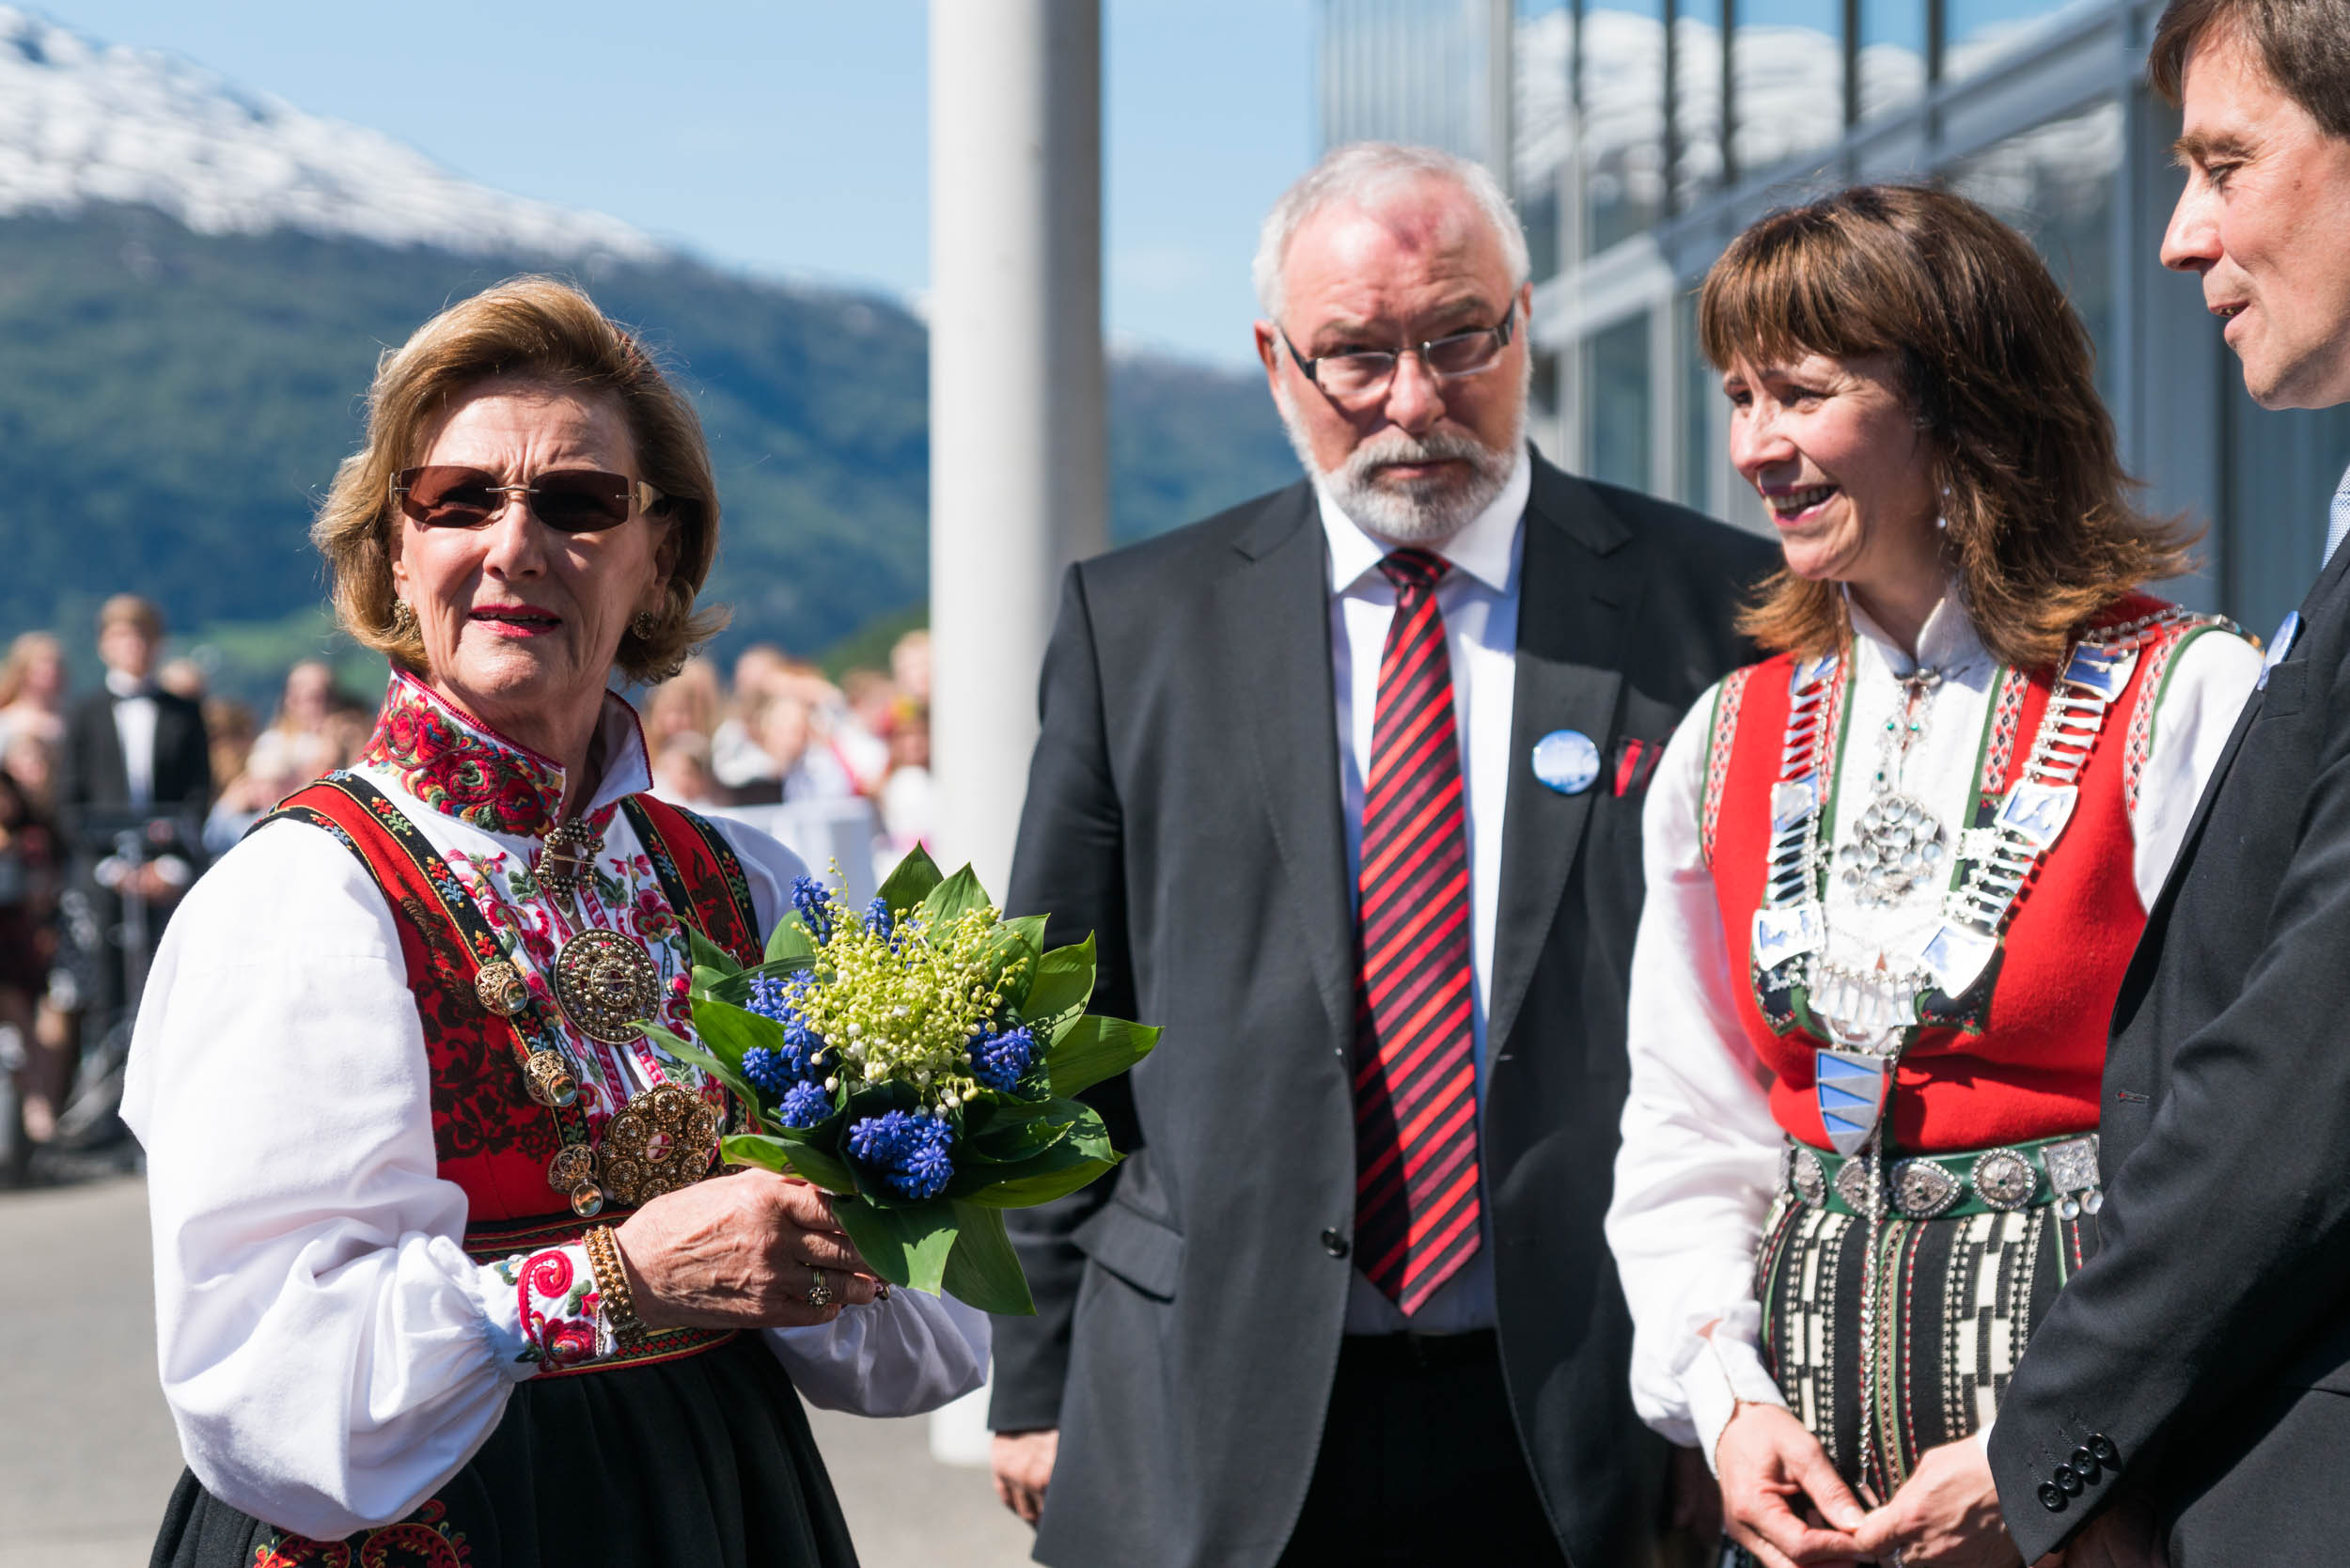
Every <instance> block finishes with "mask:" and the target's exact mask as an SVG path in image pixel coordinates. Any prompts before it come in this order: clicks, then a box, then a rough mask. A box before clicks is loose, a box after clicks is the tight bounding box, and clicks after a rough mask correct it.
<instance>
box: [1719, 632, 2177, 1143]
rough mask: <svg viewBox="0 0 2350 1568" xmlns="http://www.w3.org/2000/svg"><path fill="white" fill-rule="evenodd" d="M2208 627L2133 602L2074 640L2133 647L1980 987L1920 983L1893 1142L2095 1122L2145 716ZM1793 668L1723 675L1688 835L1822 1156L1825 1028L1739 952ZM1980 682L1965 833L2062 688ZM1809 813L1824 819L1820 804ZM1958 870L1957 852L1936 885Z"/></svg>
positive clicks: (1989, 822) (1769, 1048)
mask: <svg viewBox="0 0 2350 1568" xmlns="http://www.w3.org/2000/svg"><path fill="white" fill-rule="evenodd" d="M2215 624H2218V623H2217V622H2216V621H2215V620H2214V619H2212V618H2207V617H2198V616H2193V615H2190V614H2188V613H2187V612H2186V611H2182V610H2179V609H2177V608H2175V607H2174V606H2170V605H2167V604H2163V603H2162V602H2161V601H2159V600H2155V599H2151V598H2147V597H2144V596H2132V597H2131V598H2128V599H2125V600H2123V601H2122V602H2121V603H2119V604H2115V605H2114V606H2113V607H2112V608H2111V609H2109V610H2108V611H2107V613H2106V614H2105V615H2103V616H2101V617H2100V618H2099V619H2098V621H2097V622H2096V624H2095V625H2094V626H2092V630H2091V632H2090V634H2089V635H2088V636H2087V637H2086V638H2084V644H2086V645H2088V646H2089V647H2090V649H2091V651H2092V654H2093V655H2095V656H2096V657H2097V658H2098V659H2102V660H2104V662H2103V663H2098V662H2093V661H2092V662H2091V663H2088V664H2085V665H2083V666H2069V667H2073V668H2077V669H2086V670H2088V671H2089V672H2090V673H2092V675H2095V674H2097V673H2099V672H2101V671H2108V670H2110V671H2113V672H2114V673H2118V672H2119V670H2118V660H2119V657H2120V656H2125V655H2134V659H2133V660H2132V662H2131V663H2130V666H2129V668H2128V671H2127V676H2126V680H2123V681H2122V682H2120V683H2119V685H2118V686H2117V687H2116V688H2115V689H2113V690H2111V691H2110V692H2109V693H2107V694H2105V695H2106V700H2105V703H2104V709H2103V712H2102V714H2101V715H2100V722H2099V724H2098V728H2097V729H2096V731H2095V734H2094V738H2093V741H2092V742H2090V744H2089V745H2088V747H2087V750H2086V752H2085V756H2084V754H2083V753H2082V750H2081V748H2080V747H2079V746H2078V745H2073V746H2071V747H2070V748H2069V750H2067V751H2066V753H2065V755H2066V758H2067V760H2068V761H2077V762H2078V764H2079V765H2078V767H2077V772H2076V775H2075V776H2074V783H2075V784H2076V786H2077V795H2076V797H2075V801H2074V804H2073V807H2072V809H2071V815H2070V818H2069V820H2067V821H2066V822H2065V823H2064V824H2063V826H2062V827H2061V830H2060V833H2059V834H2058V836H2057V838H2056V839H2055V841H2054V843H2053V844H2052V845H2051V846H2049V847H2048V848H2047V849H2046V851H2045V854H2043V855H2041V856H2040V857H2039V858H2038V860H2037V863H2036V864H2035V865H2034V866H2033V868H2032V870H2031V871H2030V872H2029V875H2028V876H2026V877H2025V878H2024V879H2023V882H2022V887H2021V892H2020V894H2019V895H2017V896H2016V897H2015V898H2014V899H2013V901H2012V902H2009V904H2008V906H2007V913H2006V916H2005V917H2004V920H2003V922H2002V923H2000V924H1999V926H1998V929H1996V930H1995V931H1994V932H1993V933H1991V934H1992V935H1994V936H1996V937H1998V938H1999V940H1998V943H1997V947H1996V949H1995V950H1993V951H1992V952H1991V955H1990V957H1989V961H1988V963H1987V964H1985V965H1984V967H1982V970H1981V971H1980V978H1979V979H1976V980H1973V982H1972V983H1970V984H1965V985H1962V986H1961V987H1960V990H1961V994H1960V995H1959V996H1955V997H1952V996H1948V995H1945V994H1944V993H1943V992H1941V991H1940V990H1938V989H1935V987H1933V986H1928V987H1927V990H1926V995H1924V996H1921V997H1920V998H1919V1002H1918V1020H1919V1026H1920V1027H1919V1030H1918V1033H1917V1037H1916V1039H1915V1040H1914V1041H1913V1042H1912V1043H1910V1044H1909V1046H1908V1048H1907V1049H1906V1050H1905V1051H1904V1053H1903V1054H1902V1057H1901V1058H1900V1062H1899V1065H1898V1067H1897V1068H1896V1069H1895V1074H1894V1082H1893V1085H1892V1088H1891V1092H1890V1095H1889V1098H1890V1102H1891V1106H1890V1108H1891V1121H1890V1128H1891V1135H1892V1140H1893V1143H1894V1145H1895V1146H1896V1147H1898V1148H1900V1149H1901V1150H1904V1151H1905V1152H1913V1153H1935V1152H1959V1151H1964V1150H1972V1149H1983V1148H1989V1147H1993V1146H1996V1145H2010V1144H2016V1143H2022V1142H2026V1141H2029V1140H2031V1139H2036V1138H2045V1137H2058V1136H2061V1135H2064V1134H2070V1133H2079V1132H2085V1131H2088V1130H2090V1129H2092V1128H2093V1127H2095V1126H2096V1124H2097V1113H2098V1104H2097V1101H2098V1086H2099V1083H2100V1080H2101V1077H2102V1074H2103V1073H2104V1068H2105V1057H2106V1033H2107V1021H2108V1019H2109V1017H2110V1015H2111V1013H2112V1010H2113V1002H2114V998H2115V997H2116V996H2117V995H2118V994H2119V993H2120V991H2121V987H2122V976H2123V970H2124V969H2125V968H2126V966H2127V965H2128V963H2129V959H2130V954H2131V952H2132V950H2133V949H2135V948H2136V947H2137V945H2138V938H2139V933H2140V932H2141V931H2142V930H2143V928H2144V926H2145V923H2146V911H2145V910H2144V908H2143V907H2142V906H2141V905H2140V903H2139V893H2138V885H2137V880H2136V876H2135V873H2134V859H2135V854H2136V847H2137V844H2136V837H2135V835H2134V833H2133V831H2132V827H2131V814H2132V812H2133V811H2134V809H2135V808H2136V806H2137V796H2138V787H2139V776H2140V775H2141V774H2142V772H2143V771H2144V768H2145V765H2146V757H2147V752H2148V749H2149V747H2150V745H2152V740H2153V733H2154V706H2155V703H2156V702H2157V701H2158V700H2159V698H2160V697H2161V693H2162V688H2163V682H2164V678H2165V676H2166V675H2167V673H2168V671H2169V669H2170V664H2171V661H2172V659H2173V658H2174V657H2175V655H2176V654H2177V652H2178V651H2179V649H2180V648H2181V647H2182V646H2183V645H2184V644H2185V643H2186V640H2187V639H2188V638H2189V637H2190V636H2192V635H2194V634H2195V633H2197V632H2199V631H2201V630H2202V629H2204V628H2206V627H2209V626H2212V625H2215ZM2107 656H2112V657H2107ZM2068 657H2069V656H2068ZM1799 664H1801V661H1799V660H1798V659H1797V658H1796V657H1795V656H1794V655H1792V654H1782V655H1780V656H1778V657H1777V658H1774V659H1769V660H1765V661H1764V662H1763V663H1762V664H1759V665H1753V666H1748V667H1747V668H1745V669H1741V670H1738V671H1736V672H1735V673H1733V674H1732V675H1731V676H1730V677H1729V678H1728V679H1727V680H1725V681H1724V682H1723V683H1722V687H1721V691H1720V694H1719V696H1718V698H1716V704H1715V710H1714V717H1713V729H1712V731H1711V738H1710V741H1709V745H1708V749H1707V758H1706V776H1705V792H1704V805H1703V808H1702V810H1703V819H1702V828H1701V842H1702V843H1703V845H1704V853H1705V855H1706V858H1707V860H1708V862H1709V864H1710V866H1711V868H1712V870H1713V875H1714V886H1715V891H1716V898H1717V899H1718V901H1719V904H1720V908H1721V917H1722V931H1723V936H1724V940H1725V942H1726V944H1727V950H1728V951H1729V952H1730V953H1731V955H1732V960H1731V961H1732V963H1733V964H1736V963H1740V962H1745V963H1747V966H1748V977H1749V983H1747V984H1746V985H1740V986H1733V987H1732V992H1733V994H1734V995H1735V996H1736V997H1737V1004H1738V1014H1739V1018H1740V1020H1741V1022H1742V1023H1743V1024H1744V1025H1745V1027H1746V1032H1747V1039H1748V1040H1749V1041H1751V1042H1752V1043H1753V1046H1754V1049H1755V1053H1756V1055H1757V1056H1758V1057H1759V1058H1761V1060H1762V1062H1763V1066H1764V1067H1766V1068H1768V1069H1769V1071H1770V1072H1771V1074H1772V1084H1771V1090H1770V1102H1771V1111H1772V1115H1773V1116H1774V1117H1775V1118H1776V1119H1777V1120H1778V1124H1779V1126H1780V1127H1781V1128H1783V1129H1784V1130H1785V1131H1786V1132H1787V1133H1788V1134H1789V1135H1791V1136H1792V1137H1795V1138H1797V1139H1799V1140H1801V1141H1802V1142H1804V1143H1807V1144H1810V1145H1811V1146H1813V1147H1814V1148H1819V1149H1825V1148H1827V1147H1829V1144H1830V1138H1829V1137H1828V1132H1827V1128H1826V1127H1825V1123H1824V1120H1823V1114H1822V1110H1821V1105H1820V1097H1819V1094H1818V1092H1816V1086H1815V1082H1814V1075H1815V1062H1816V1060H1817V1058H1816V1057H1815V1055H1814V1053H1815V1052H1817V1051H1818V1050H1819V1049H1821V1048H1822V1047H1823V1046H1825V1045H1829V1044H1832V1043H1834V1042H1832V1041H1830V1040H1828V1039H1826V1038H1825V1035H1826V1034H1827V1030H1826V1028H1825V1026H1824V1025H1821V1024H1819V1023H1818V1021H1817V1020H1816V1018H1815V1017H1814V1016H1813V1014H1812V1013H1811V1011H1810V1007H1809V1005H1808V998H1807V996H1805V994H1804V993H1803V992H1802V990H1801V989H1800V988H1799V987H1798V988H1796V989H1794V991H1793V992H1792V993H1790V992H1789V991H1787V990H1784V989H1775V988H1774V985H1773V977H1771V976H1766V975H1765V974H1764V973H1763V970H1762V969H1761V968H1760V966H1759V965H1758V964H1755V963H1754V961H1753V960H1752V959H1751V957H1750V954H1751V953H1752V952H1753V950H1754V941H1755V936H1754V933H1755V929H1756V914H1757V911H1758V910H1760V909H1762V908H1763V906H1764V904H1765V902H1766V900H1767V898H1768V893H1769V871H1770V864H1769V862H1770V856H1771V855H1772V852H1773V839H1774V837H1775V827H1774V823H1773V809H1774V793H1775V791H1777V790H1778V787H1779V786H1780V784H1781V781H1782V770H1783V769H1784V768H1785V767H1786V765H1787V762H1786V759H1787V755H1788V751H1787V743H1788V741H1789V739H1790V735H1789V722H1788V721H1789V718H1790V714H1791V713H1793V712H1794V708H1795V705H1796V702H1797V700H1798V699H1797V698H1796V696H1795V694H1794V690H1793V689H1792V687H1793V686H1794V685H1795V684H1798V683H1800V682H1799V681H1798V676H1797V671H1798V666H1799ZM2060 667H2067V666H2060ZM1849 670H1850V660H1849V658H1847V659H1846V660H1844V661H1842V662H1841V665H1840V666H1838V667H1837V668H1836V670H1835V672H1834V673H1833V674H1832V675H1830V676H1828V677H1827V678H1826V680H1825V683H1824V685H1822V686H1821V687H1819V688H1816V689H1817V690H1818V692H1819V698H1818V701H1819V707H1820V713H1821V716H1820V720H1819V722H1820V723H1821V724H1823V725H1824V726H1825V727H1826V728H1825V742H1824V745H1823V749H1822V751H1821V753H1820V756H1821V763H1820V776H1821V777H1822V778H1824V779H1826V780H1830V781H1832V780H1834V779H1835V778H1836V777H1838V776H1839V775H1840V772H1841V768H1840V763H1841V755H1842V750H1843V746H1844V745H1845V744H1846V737H1845V736H1844V735H1843V734H1842V733H1841V729H1842V719H1843V716H1844V712H1845V707H1846V705H1845V703H1844V702H1843V692H1844V682H1846V681H1847V680H1848V679H1849ZM1994 680H1995V682H1996V683H1995V687H1994V691H1993V697H1992V703H1991V711H1990V714H1989V718H1988V720H1987V723H1986V725H1985V733H1984V735H1983V739H1982V748H1981V753H1980V761H1979V763H1978V766H1977V770H1976V776H1975V780H1974V793H1973V795H1972V796H1971V798H1970V800H1969V803H1968V814H1967V817H1966V822H1965V823H1963V824H1961V825H1963V826H1964V827H1966V828H1971V829H1976V830H1978V831H1979V832H1982V833H1987V832H1989V831H1990V830H1991V829H1993V828H1994V826H1995V824H1996V823H1997V822H1998V817H1999V812H2000V808H2001V804H2002V801H2003V800H2004V799H2005V798H2006V797H2007V795H2008V793H2009V792H2010V790H2011V788H2012V787H2013V786H2014V785H2015V784H2016V782H2017V780H2018V779H2019V777H2022V776H2024V774H2025V772H2026V764H2027V761H2028V760H2029V758H2030V757H2031V755H2032V752H2033V747H2034V743H2035V740H2036V738H2038V737H2040V736H2041V735H2042V733H2043V727H2044V724H2045V723H2046V722H2047V721H2048V719H2049V717H2050V713H2049V709H2050V706H2051V699H2052V698H2054V697H2055V696H2056V695H2057V693H2058V690H2059V687H2060V683H2061V682H2060V673H2059V670H2057V669H2049V670H2040V671H2035V672H2032V673H2029V674H2026V673H2024V672H2022V671H2018V670H2014V669H2010V668H2004V667H2003V668H2001V669H2000V670H1999V671H1998V673H1997V675H1996V676H1995V678H1994ZM2078 691H2079V688H2077V687H2076V688H2075V690H2074V695H2075V696H2077V695H2078ZM1801 728H1802V727H1801V725H1800V723H1799V724H1798V727H1797V729H1798V732H1800V731H1801ZM1829 789H1830V790H1831V791H1832V789H1833V784H1832V782H1831V783H1830V784H1829ZM1823 810H1824V812H1825V821H1827V822H1831V823H1832V822H1833V821H1834V811H1833V796H1832V794H1831V795H1830V796H1829V801H1828V803H1827V804H1826V805H1825V806H1824V807H1823ZM1973 870H1975V868H1974V867H1973V866H1972V865H1970V864H1969V863H1967V862H1966V861H1965V860H1963V859H1962V860H1961V861H1960V863H1959V864H1958V866H1957V867H1956V869H1955V870H1954V872H1953V876H1952V883H1953V886H1956V885H1957V884H1959V883H1961V882H1963V881H1964V880H1965V879H1966V876H1967V875H1968V873H1970V872H1971V871H1973ZM1811 874H1812V875H1814V876H1815V877H1816V876H1818V875H1820V874H1823V873H1820V872H1817V871H1814V872H1813V873H1811ZM1785 973H1786V971H1779V972H1778V977H1779V978H1781V979H1783V976H1784V974H1785Z"/></svg>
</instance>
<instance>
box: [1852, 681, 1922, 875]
mask: <svg viewBox="0 0 2350 1568" xmlns="http://www.w3.org/2000/svg"><path fill="white" fill-rule="evenodd" d="M1894 679H1895V680H1896V681H1897V682H1899V683H1900V685H1901V688H1902V703H1901V707H1900V709H1899V711H1897V712H1896V713H1894V714H1893V715H1892V716H1891V717H1890V718H1888V719H1887V720H1886V721H1885V734H1884V737H1883V739H1882V742H1881V744H1880V746H1879V750H1878V756H1877V771H1876V775H1875V776H1874V777H1873V778H1872V779H1871V781H1870V785H1871V798H1870V801H1869V805H1868V807H1867V808H1866V809H1865V810H1863V811H1862V812H1861V814H1860V821H1859V822H1858V823H1855V824H1854V828H1853V833H1854V838H1853V841H1852V842H1850V843H1847V844H1845V845H1844V846H1843V847H1842V849H1841V850H1840V851H1838V853H1837V860H1838V863H1839V864H1840V865H1841V868H1842V876H1843V881H1844V886H1847V887H1850V888H1851V889H1852V890H1853V896H1854V897H1855V898H1857V899H1858V900H1859V901H1860V902H1862V903H1863V904H1867V905H1872V906H1883V905H1886V904H1890V903H1898V902H1901V901H1902V900H1903V899H1904V898H1906V897H1908V895H1909V893H1910V890H1911V889H1913V888H1915V887H1916V886H1918V885H1919V883H1921V882H1924V881H1926V880H1927V879H1928V878H1929V877H1931V876H1933V875H1934V874H1935V870H1936V869H1937V868H1938V867H1939V866H1940V865H1941V863H1942V855H1943V850H1944V847H1945V844H1944V834H1943V831H1942V823H1941V822H1940V821H1939V820H1938V819H1936V818H1935V815H1934V813H1933V812H1932V811H1929V810H1928V809H1926V807H1925V804H1924V803H1923V802H1922V801H1920V800H1919V799H1918V798H1917V797H1916V796H1915V795H1910V794H1904V792H1902V788H1901V782H1902V777H1901V775H1902V764H1903V763H1904V762H1905V761H1907V760H1908V759H1909V748H1910V747H1911V746H1913V745H1916V744H1917V743H1918V742H1919V739H1920V738H1922V737H1923V736H1924V734H1925V732H1926V719H1927V716H1928V714H1929V712H1930V711H1931V708H1932V705H1933V702H1934V698H1935V693H1936V692H1939V691H1940V690H1941V689H1942V683H1943V682H1944V681H1945V680H1947V679H1948V672H1946V671H1943V670H1939V669H1935V668H1934V667H1933V666H1929V665H1919V666H1917V667H1916V668H1915V669H1913V670H1911V671H1910V672H1909V673H1908V674H1907V675H1902V676H1896V677H1895V678H1894Z"/></svg>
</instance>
